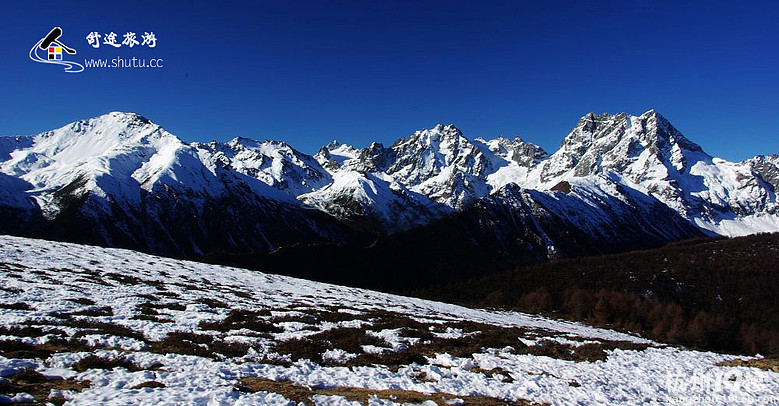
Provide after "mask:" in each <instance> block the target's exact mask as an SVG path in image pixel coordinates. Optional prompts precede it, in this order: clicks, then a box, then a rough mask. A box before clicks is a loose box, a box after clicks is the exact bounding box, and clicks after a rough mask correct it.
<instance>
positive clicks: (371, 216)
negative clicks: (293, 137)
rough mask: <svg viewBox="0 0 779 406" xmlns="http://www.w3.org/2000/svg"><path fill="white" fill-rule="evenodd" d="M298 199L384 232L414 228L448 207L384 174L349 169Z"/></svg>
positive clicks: (339, 172)
mask: <svg viewBox="0 0 779 406" xmlns="http://www.w3.org/2000/svg"><path fill="white" fill-rule="evenodd" d="M382 175H383V176H382ZM298 199H300V200H301V201H302V202H304V203H306V204H309V205H311V206H313V207H316V208H318V209H320V210H322V211H324V212H327V213H329V214H332V215H333V216H336V217H338V218H342V219H347V220H350V221H354V222H355V223H363V225H365V224H366V223H367V224H369V225H370V226H371V227H373V228H376V229H379V230H382V231H385V232H392V231H398V230H403V229H408V228H411V227H413V226H415V225H419V224H420V223H421V222H422V221H424V220H426V219H431V218H435V217H437V216H440V215H441V214H443V213H445V212H446V211H447V209H448V208H447V207H445V206H441V205H439V204H436V203H435V202H433V201H431V200H430V199H428V198H427V197H426V196H424V195H421V194H419V193H415V192H413V191H410V190H408V189H406V188H405V187H404V186H403V185H400V184H398V183H397V182H396V181H395V180H394V179H392V178H391V177H389V176H386V175H384V174H381V173H380V174H376V175H374V174H371V173H360V172H357V171H352V170H346V169H343V170H340V171H338V172H335V174H334V179H333V183H331V184H329V185H327V186H325V187H324V188H322V189H319V190H317V191H314V192H311V193H307V194H304V195H301V196H299V197H298ZM420 220H422V221H420Z"/></svg>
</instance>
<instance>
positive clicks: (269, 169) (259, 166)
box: [195, 137, 332, 198]
mask: <svg viewBox="0 0 779 406" xmlns="http://www.w3.org/2000/svg"><path fill="white" fill-rule="evenodd" d="M195 145H196V148H197V150H198V152H199V153H200V157H201V160H203V161H204V162H209V163H211V164H212V165H214V164H216V163H219V164H221V165H223V166H224V167H229V168H232V169H233V170H234V171H236V172H238V173H241V174H243V175H246V176H250V177H252V178H256V179H258V180H260V181H262V182H263V183H265V184H267V185H269V186H272V187H275V188H277V189H279V190H281V191H283V192H285V193H287V194H289V195H290V196H291V197H293V198H294V197H297V196H299V195H301V194H303V193H308V192H311V191H313V190H316V189H319V188H322V187H323V186H325V185H327V184H329V183H330V182H331V181H332V177H331V176H330V174H329V173H328V172H327V171H326V170H325V168H323V167H322V166H321V165H320V164H319V162H317V161H316V160H315V159H314V158H312V157H310V156H308V155H305V154H303V153H300V152H299V151H297V150H295V149H293V148H292V147H291V146H289V145H288V144H286V143H284V142H280V141H269V140H266V141H262V142H258V141H254V140H250V139H248V138H241V137H239V138H234V139H233V140H231V141H230V142H228V143H226V144H221V143H217V142H211V143H208V144H195Z"/></svg>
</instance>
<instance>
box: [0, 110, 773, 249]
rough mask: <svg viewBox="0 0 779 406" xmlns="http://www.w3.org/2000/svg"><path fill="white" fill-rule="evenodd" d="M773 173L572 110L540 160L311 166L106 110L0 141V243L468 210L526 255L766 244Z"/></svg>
mask: <svg viewBox="0 0 779 406" xmlns="http://www.w3.org/2000/svg"><path fill="white" fill-rule="evenodd" d="M778 161H779V159H777V156H776V155H773V156H759V157H755V158H752V159H749V160H746V161H743V162H736V163H732V162H727V161H724V160H722V159H719V158H714V157H711V156H710V155H708V154H706V153H705V152H704V151H703V149H702V148H701V147H700V146H698V145H697V144H695V143H693V142H692V141H689V140H688V139H687V138H685V137H684V136H683V135H682V134H681V133H680V132H679V131H678V130H676V129H675V128H674V127H673V126H672V125H671V124H670V123H669V122H668V120H666V119H665V118H664V117H662V116H661V115H659V114H658V113H657V112H655V111H653V110H650V111H648V112H646V113H644V114H643V115H641V116H630V115H627V114H624V113H622V114H617V115H609V114H602V115H595V114H592V113H590V114H587V115H586V116H584V117H583V118H582V119H581V120H580V121H579V124H578V125H577V126H576V128H574V129H573V131H571V133H570V134H569V135H568V136H567V137H566V138H565V139H564V140H563V142H562V144H561V147H560V149H559V150H558V151H556V152H555V153H553V154H551V155H549V154H547V153H546V152H545V151H544V150H543V149H541V148H540V147H538V146H536V145H533V144H530V143H528V142H525V141H523V140H521V139H519V138H515V139H513V140H510V139H507V138H503V137H498V138H496V139H492V140H486V139H482V138H477V139H475V140H470V139H468V138H466V137H465V135H464V134H463V133H462V132H461V131H460V130H459V129H457V128H456V127H454V126H453V125H437V126H435V127H434V128H431V129H426V130H420V131H416V132H414V133H413V134H411V135H410V136H408V137H405V138H401V139H399V140H398V141H396V142H395V143H394V144H392V145H391V146H389V147H385V146H384V145H382V144H379V143H372V144H371V145H369V146H368V147H366V148H362V149H358V148H355V147H353V146H349V145H345V144H341V143H338V142H337V141H333V142H331V143H329V144H327V145H326V146H324V147H323V148H322V149H321V150H320V151H319V152H318V153H316V154H315V155H314V156H309V155H307V154H304V153H301V152H299V151H297V150H295V149H294V148H292V147H291V146H289V145H287V144H286V143H284V142H279V141H269V140H266V141H254V140H251V139H247V138H240V137H239V138H235V139H233V140H231V141H229V142H226V143H220V142H211V143H186V142H184V141H182V140H181V139H179V138H178V137H176V136H175V135H173V134H170V133H169V132H167V131H165V130H164V129H163V128H161V127H160V126H159V125H157V124H154V123H153V122H151V121H149V120H148V119H146V118H144V117H142V116H139V115H137V114H132V113H119V112H114V113H109V114H106V115H103V116H100V117H96V118H93V119H89V120H82V121H78V122H75V123H72V124H69V125H67V126H64V127H62V128H59V129H56V130H52V131H47V132H44V133H41V134H38V135H35V136H31V137H0V186H2V188H1V189H0V217H2V220H3V221H2V222H0V223H2V224H1V225H0V232H4V233H13V234H21V235H29V236H43V237H47V238H53V239H65V240H70V241H77V242H87V243H93V244H103V245H109V246H121V247H128V248H135V249H140V250H144V251H147V252H153V253H167V254H173V255H187V256H191V255H195V256H199V255H203V254H207V253H209V252H240V253H247V252H269V251H272V250H275V249H277V248H279V247H283V246H289V245H294V244H310V243H317V242H329V243H338V244H342V243H350V242H356V241H361V242H365V241H366V240H365V238H366V237H365V234H364V233H365V232H366V231H368V232H371V233H378V234H380V235H387V234H393V233H396V232H398V231H403V230H410V229H413V228H415V227H417V226H421V225H430V224H433V223H435V222H437V221H439V220H441V219H442V218H445V217H451V216H455V217H456V216H458V215H459V214H461V213H465V214H464V215H465V216H466V217H467V216H469V214H468V213H469V212H474V211H477V212H479V213H481V214H479V216H478V217H479V218H481V219H482V220H483V224H488V223H489V224H493V225H494V226H493V227H492V228H491V229H490V232H491V233H493V234H494V236H493V237H494V239H496V240H499V241H514V242H513V243H512V244H514V245H517V244H520V243H519V242H518V241H525V242H528V241H531V240H532V241H533V242H532V243H527V244H525V245H526V246H531V247H535V248H534V249H536V250H537V252H536V254H538V255H539V256H540V257H541V259H543V258H551V257H555V256H557V255H559V254H560V253H563V255H572V254H573V253H577V252H585V251H586V250H587V248H586V247H592V246H597V245H598V244H601V245H603V246H612V247H613V246H619V245H620V244H615V243H614V241H617V240H619V241H623V242H625V244H623V245H625V246H626V247H627V246H630V247H633V248H638V247H641V244H642V243H643V244H649V245H657V244H660V243H663V242H668V241H673V240H678V239H681V238H687V237H692V236H698V235H704V234H705V233H708V234H712V233H716V234H724V235H740V234H748V233H753V232H759V231H776V230H779V212H777V202H776V193H775V190H776V187H777V183H779V169H778V168H779V163H778ZM519 202H522V203H521V204H519ZM485 213H486V214H485ZM519 219H522V221H519V222H517V221H518V220H519ZM479 234H481V232H479ZM520 234H521V235H523V236H525V237H523V238H519V237H518V235H520ZM531 234H532V235H533V236H534V237H532V238H529V237H528V236H529V235H531ZM573 235H579V236H580V237H578V238H573V237H571V236H573ZM493 237H490V238H488V239H492V238H493ZM469 238H476V237H475V236H473V235H471V236H470V237H469ZM474 241H475V240H474ZM368 242H370V241H368ZM476 242H477V243H478V241H476ZM628 242H630V243H628Z"/></svg>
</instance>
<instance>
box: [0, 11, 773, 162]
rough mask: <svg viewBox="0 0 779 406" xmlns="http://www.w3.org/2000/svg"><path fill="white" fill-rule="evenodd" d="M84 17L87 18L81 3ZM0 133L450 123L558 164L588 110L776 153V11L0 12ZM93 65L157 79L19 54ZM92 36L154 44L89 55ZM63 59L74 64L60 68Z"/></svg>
mask: <svg viewBox="0 0 779 406" xmlns="http://www.w3.org/2000/svg"><path fill="white" fill-rule="evenodd" d="M75 3H78V4H75ZM0 10H2V11H1V12H0V34H2V38H3V44H4V45H5V47H4V49H3V57H2V62H3V63H2V65H0V73H1V74H2V81H0V95H2V97H0V134H3V135H11V134H30V133H36V132H40V131H44V130H47V129H51V128H55V127H59V126H61V125H64V124H66V123H69V122H71V121H75V120H77V119H81V118H88V117H93V116H96V115H100V114H102V113H105V112H108V111H113V110H120V111H134V112H138V113H141V114H143V115H145V116H147V117H149V118H151V119H152V120H154V121H155V122H157V123H159V124H161V125H163V126H164V127H165V128H166V129H168V130H169V131H171V132H173V133H174V134H177V135H179V136H180V137H181V138H182V139H184V140H187V141H206V140H212V139H216V140H228V139H231V138H233V137H235V136H239V135H240V136H245V137H250V138H257V139H264V138H272V139H280V140H284V141H287V142H289V143H290V144H292V145H293V146H295V147H297V148H298V149H300V150H301V151H303V152H307V153H313V152H315V151H316V150H317V149H318V148H319V146H321V145H323V144H325V143H327V142H328V141H329V140H332V139H338V140H340V141H342V142H347V143H351V144H354V145H356V146H365V145H367V144H368V143H369V142H371V141H373V140H376V141H380V142H384V143H385V144H390V143H392V142H393V141H394V140H396V139H397V138H400V137H402V136H406V135H408V134H410V133H411V132H413V131H414V130H416V129H420V128H425V127H431V126H433V125H435V124H436V123H453V124H455V125H456V126H458V127H459V128H461V129H462V130H463V131H464V132H465V134H466V135H467V136H468V137H470V138H476V137H486V138H491V137H495V136H497V135H499V134H502V135H505V136H517V135H518V136H521V137H522V138H523V139H525V140H527V141H530V142H534V143H537V144H539V145H541V146H542V147H544V148H545V149H547V150H549V151H550V152H551V151H554V150H555V149H556V148H557V147H558V145H559V143H560V141H561V140H562V138H563V137H564V136H565V135H566V134H567V132H568V131H570V129H571V128H572V127H573V126H574V125H575V123H576V121H577V120H578V118H579V117H580V116H582V115H584V114H586V113H587V112H590V111H594V112H612V113H617V112H622V111H625V112H628V113H630V114H641V113H643V112H644V111H646V110H648V109H650V108H655V109H656V110H657V111H659V112H660V113H662V114H663V115H665V116H666V117H667V118H668V119H669V120H670V121H671V122H672V123H673V124H674V125H675V126H676V127H677V128H679V129H680V130H681V131H682V132H683V133H684V134H685V135H687V136H688V138H690V139H692V140H693V141H695V142H697V143H699V144H701V145H702V146H703V147H704V149H705V150H707V151H708V152H709V153H711V154H713V155H716V156H721V157H724V158H727V159H731V160H740V159H744V158H747V157H749V156H752V155H756V154H764V153H779V141H777V139H779V137H777V129H779V128H777V127H778V126H777V122H779V120H777V119H778V118H779V49H777V48H778V47H779V46H778V45H777V44H779V23H778V22H777V16H779V5H777V3H776V2H764V3H761V2H757V3H749V2H732V1H729V2H717V1H707V2H689V1H672V2H657V1H630V0H627V1H603V2H559V1H538V2H525V1H515V2H490V1H478V2H477V1H471V2H461V1H419V2H418V1H413V2H412V1H403V2H395V1H393V2H383V1H315V2H303V1H270V2H265V1H260V2H245V3H243V2H231V1H219V2H214V1H208V2H205V1H194V2H179V3H176V2H144V1H132V2H119V1H99V2H90V1H84V2H51V3H48V4H47V3H46V2H35V3H34V4H33V2H4V3H3V4H2V6H0ZM54 26H60V27H62V29H63V36H62V38H61V40H62V42H63V43H65V44H66V45H68V46H71V47H73V48H76V49H77V50H78V54H77V55H76V56H75V60H76V61H78V60H79V59H83V58H107V59H111V58H115V57H121V58H130V57H133V56H135V57H138V58H163V59H164V67H163V68H162V69H146V70H134V69H87V70H86V71H84V72H82V73H78V74H68V73H65V72H63V71H62V69H61V68H60V67H57V66H54V65H48V64H39V63H35V62H33V61H31V60H30V59H29V58H28V56H27V53H28V52H29V49H30V47H31V46H32V45H34V44H35V42H37V40H38V39H40V38H41V37H42V36H43V35H45V34H46V33H47V32H48V31H49V30H50V29H51V28H52V27H54ZM91 31H98V32H99V33H101V34H103V33H107V32H111V31H113V32H116V33H117V34H119V35H120V36H121V35H122V34H123V33H125V32H127V31H134V32H136V33H138V35H140V34H141V33H142V32H143V31H151V32H154V33H155V36H156V37H157V40H158V41H157V47H155V48H148V47H134V48H132V49H130V48H127V47H123V48H119V49H108V48H107V47H106V46H102V47H101V48H98V49H92V48H91V47H90V46H89V45H88V44H87V41H86V35H87V34H88V33H89V32H91ZM67 58H68V56H66V59H67Z"/></svg>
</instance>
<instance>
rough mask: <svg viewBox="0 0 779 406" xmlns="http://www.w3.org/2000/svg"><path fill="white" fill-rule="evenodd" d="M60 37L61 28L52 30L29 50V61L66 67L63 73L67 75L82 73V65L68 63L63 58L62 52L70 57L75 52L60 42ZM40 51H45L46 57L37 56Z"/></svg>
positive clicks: (72, 62)
mask: <svg viewBox="0 0 779 406" xmlns="http://www.w3.org/2000/svg"><path fill="white" fill-rule="evenodd" d="M60 37H62V28H60V27H54V28H52V29H51V31H49V33H48V34H46V36H45V37H43V38H41V39H40V40H38V42H37V43H36V44H35V45H33V47H32V48H31V49H30V59H32V60H33V61H35V62H40V63H49V64H56V65H63V66H65V67H66V68H65V72H68V73H77V72H82V71H84V65H82V64H80V63H78V62H74V61H68V60H65V59H64V58H63V56H64V54H63V52H66V53H68V54H70V55H75V54H76V50H75V49H73V48H69V47H68V46H67V45H65V44H63V43H62V42H60ZM41 50H42V51H46V52H47V54H48V55H47V56H48V57H44V56H43V55H38V51H41Z"/></svg>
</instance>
